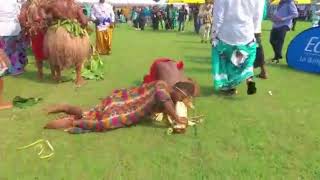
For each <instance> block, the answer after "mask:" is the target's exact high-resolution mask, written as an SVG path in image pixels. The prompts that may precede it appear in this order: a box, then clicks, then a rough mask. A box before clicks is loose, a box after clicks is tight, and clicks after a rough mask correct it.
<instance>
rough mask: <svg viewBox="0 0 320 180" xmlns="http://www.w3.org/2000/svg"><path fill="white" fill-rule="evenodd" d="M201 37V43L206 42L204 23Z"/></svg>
mask: <svg viewBox="0 0 320 180" xmlns="http://www.w3.org/2000/svg"><path fill="white" fill-rule="evenodd" d="M200 37H201V43H204V39H205V27H204V25H202V26H201V28H200Z"/></svg>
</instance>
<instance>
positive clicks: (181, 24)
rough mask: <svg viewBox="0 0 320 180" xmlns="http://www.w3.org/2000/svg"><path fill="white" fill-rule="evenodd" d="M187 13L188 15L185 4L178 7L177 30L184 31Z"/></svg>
mask: <svg viewBox="0 0 320 180" xmlns="http://www.w3.org/2000/svg"><path fill="white" fill-rule="evenodd" d="M187 15H188V11H187V9H186V7H185V5H182V7H181V8H180V9H179V16H178V22H179V31H182V32H184V25H185V22H186V20H187Z"/></svg>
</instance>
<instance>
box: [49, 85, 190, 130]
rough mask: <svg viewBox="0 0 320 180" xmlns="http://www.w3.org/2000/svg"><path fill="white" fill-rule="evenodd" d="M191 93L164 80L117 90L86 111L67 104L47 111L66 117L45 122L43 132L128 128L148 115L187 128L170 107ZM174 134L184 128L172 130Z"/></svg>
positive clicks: (182, 119)
mask: <svg viewBox="0 0 320 180" xmlns="http://www.w3.org/2000/svg"><path fill="white" fill-rule="evenodd" d="M193 94H194V86H192V85H191V84H190V83H185V82H178V83H176V84H175V85H174V86H173V87H171V86H169V85H168V84H167V83H166V82H164V81H154V82H151V83H147V84H143V85H141V86H140V87H134V88H129V89H118V90H115V91H113V93H112V94H111V95H110V96H108V97H106V98H105V99H103V100H102V102H101V103H100V104H99V105H97V106H96V107H94V108H93V109H91V110H89V111H84V110H83V109H82V108H80V107H75V106H71V105H56V106H53V107H49V108H47V109H46V110H47V113H48V114H51V113H66V114H68V116H66V117H63V118H60V119H57V120H54V121H51V122H49V123H48V124H47V125H46V126H45V127H44V128H46V129H65V130H66V131H68V132H69V133H72V134H78V133H86V132H103V131H107V130H112V129H117V128H122V127H127V126H131V125H133V124H137V123H139V122H141V121H142V120H143V119H147V118H148V117H150V115H152V114H154V113H157V112H163V113H166V114H168V115H169V116H170V117H171V118H172V119H173V120H174V122H175V124H177V125H183V126H186V125H187V119H186V118H183V117H179V116H178V115H177V113H176V110H175V107H174V104H175V103H176V102H178V101H183V102H186V101H188V99H189V98H190V97H191V96H192V95H193ZM175 130H176V133H181V132H184V130H185V129H183V130H181V129H175Z"/></svg>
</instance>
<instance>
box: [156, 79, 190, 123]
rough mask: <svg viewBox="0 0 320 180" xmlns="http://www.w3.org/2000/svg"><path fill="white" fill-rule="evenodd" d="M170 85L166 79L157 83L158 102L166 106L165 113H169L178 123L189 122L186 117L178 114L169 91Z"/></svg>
mask: <svg viewBox="0 0 320 180" xmlns="http://www.w3.org/2000/svg"><path fill="white" fill-rule="evenodd" d="M168 88H169V87H168V85H167V83H165V82H164V81H159V82H157V84H156V89H157V90H156V91H157V92H156V100H157V101H158V103H162V105H163V108H164V113H166V114H168V115H169V116H170V117H171V118H172V119H173V120H174V121H175V122H176V123H178V124H187V123H188V122H187V120H186V119H185V118H181V117H179V116H178V115H177V113H176V110H175V107H174V103H173V101H172V99H171V97H170V93H169V92H168Z"/></svg>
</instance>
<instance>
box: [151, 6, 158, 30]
mask: <svg viewBox="0 0 320 180" xmlns="http://www.w3.org/2000/svg"><path fill="white" fill-rule="evenodd" d="M158 11H159V10H158V8H157V6H153V8H152V12H151V21H152V28H153V30H159V17H158Z"/></svg>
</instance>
